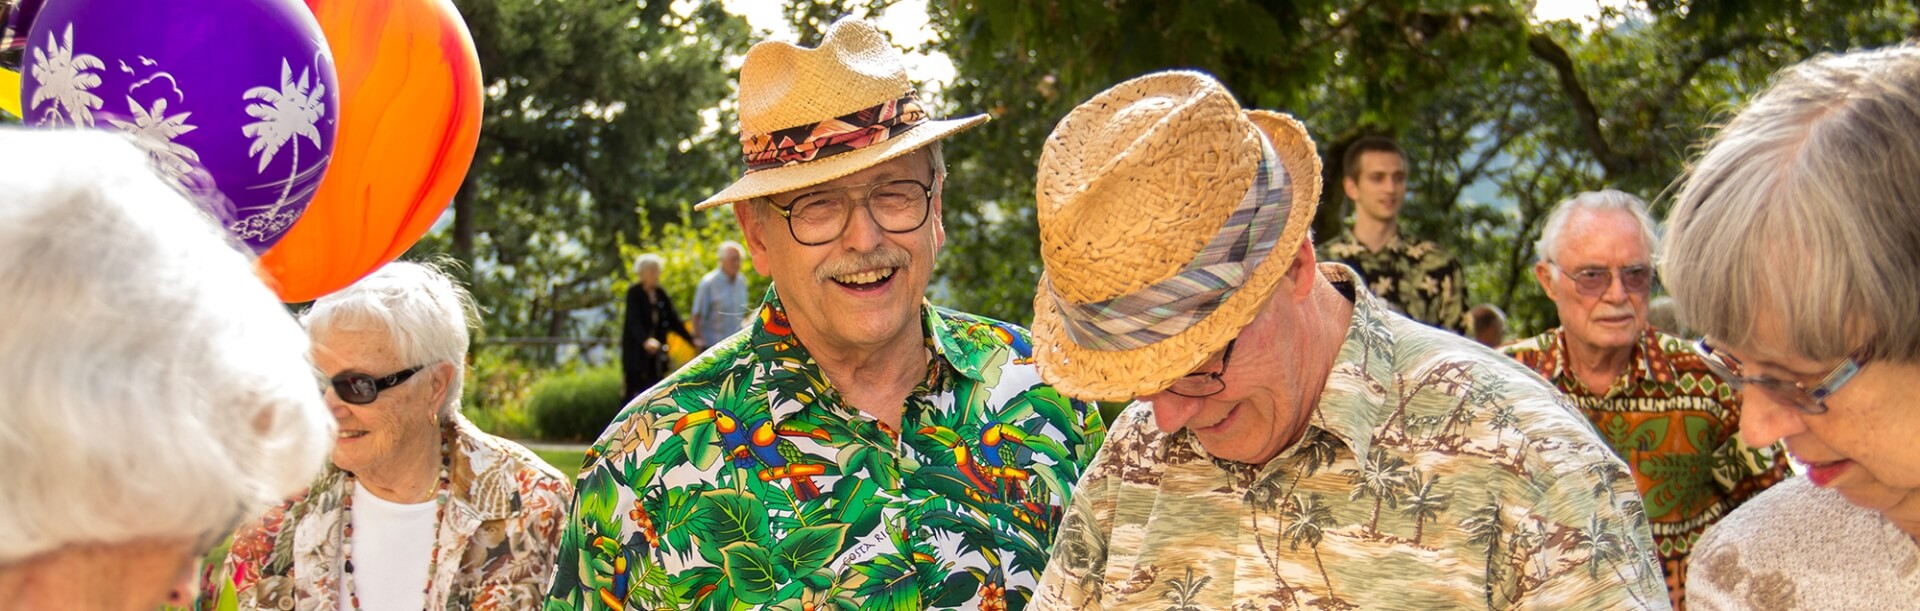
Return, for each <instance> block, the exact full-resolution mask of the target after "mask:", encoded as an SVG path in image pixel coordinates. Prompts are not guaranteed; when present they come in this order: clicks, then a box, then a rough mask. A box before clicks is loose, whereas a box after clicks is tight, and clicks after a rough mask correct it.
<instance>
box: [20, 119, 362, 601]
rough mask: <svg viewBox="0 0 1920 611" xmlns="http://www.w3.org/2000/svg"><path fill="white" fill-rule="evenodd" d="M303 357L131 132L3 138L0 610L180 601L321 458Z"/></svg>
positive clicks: (272, 305) (287, 320) (256, 284)
mask: <svg viewBox="0 0 1920 611" xmlns="http://www.w3.org/2000/svg"><path fill="white" fill-rule="evenodd" d="M306 352H307V337H306V335H305V334H304V333H301V331H300V326H299V325H298V324H296V323H295V322H294V320H293V318H292V317H290V316H288V315H287V312H286V310H285V308H283V307H282V306H281V305H280V302H279V300H278V299H275V298H274V296H273V292H272V291H270V290H268V289H267V287H266V286H264V285H262V284H261V282H260V280H259V278H258V277H257V276H255V275H254V273H253V270H252V263H251V262H250V261H249V259H248V256H247V255H245V254H242V253H241V252H240V251H238V250H235V249H234V247H233V246H231V245H230V242H229V241H228V240H227V239H226V237H225V236H224V234H223V233H222V232H221V231H220V229H219V228H218V227H217V226H215V225H214V224H213V223H212V222H211V221H210V220H209V219H208V218H207V217H206V216H205V215H203V214H201V213H200V212H198V211H197V210H195V209H194V208H193V207H192V205H191V204H189V203H188V202H187V200H186V199H184V198H183V197H182V196H181V195H180V194H179V193H177V192H175V191H173V190H172V189H171V188H169V187H168V186H167V185H166V184H165V183H163V182H162V181H161V179H160V178H159V177H158V176H156V175H155V173H154V172H153V170H152V169H151V168H150V165H149V162H148V160H147V156H146V155H145V154H143V153H141V152H140V151H139V150H137V149H135V148H134V147H133V145H131V144H129V143H128V142H127V141H126V140H125V139H123V138H120V137H116V136H113V135H110V134H106V133H102V132H86V133H82V132H26V131H16V130H5V129H0V389H4V392H0V609H140V610H141V611H149V610H151V609H154V608H156V607H157V606H159V605H161V604H175V605H179V604H185V603H187V602H189V601H190V600H191V598H192V595H193V592H194V586H193V576H194V575H196V574H197V573H198V571H196V570H195V567H196V566H197V565H198V562H199V559H200V557H201V556H202V555H204V554H205V553H206V552H207V550H208V548H210V547H212V546H213V545H214V544H216V543H218V542H219V541H220V539H221V537H223V536H225V534H226V533H227V532H228V531H230V530H232V529H233V527H234V525H235V524H237V523H238V522H239V521H240V520H242V519H244V518H245V517H247V516H248V515H251V514H256V513H258V512H260V511H263V510H265V509H266V508H267V507H268V506H270V505H272V504H273V503H275V502H277V501H278V500H279V499H280V498H281V497H283V496H285V495H287V494H291V493H293V492H295V491H297V490H298V489H299V488H300V486H302V485H303V484H304V483H305V482H306V480H307V479H309V478H311V477H313V474H314V472H315V471H316V470H318V468H319V466H320V459H321V457H322V456H325V455H326V452H327V448H328V447H329V445H330V443H331V440H332V437H333V432H334V425H333V419H332V418H329V417H327V413H326V410H325V408H324V407H322V405H321V402H320V396H319V394H317V393H315V392H314V388H313V378H312V374H311V373H310V369H309V367H308V365H307V358H306Z"/></svg>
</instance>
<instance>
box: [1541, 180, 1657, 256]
mask: <svg viewBox="0 0 1920 611" xmlns="http://www.w3.org/2000/svg"><path fill="white" fill-rule="evenodd" d="M1576 210H1589V211H1593V212H1600V211H1605V210H1621V211H1626V212H1629V213H1632V214H1633V220H1635V221H1639V222H1640V237H1641V239H1643V240H1645V241H1646V244H1647V252H1648V253H1649V254H1651V253H1652V252H1653V251H1654V249H1656V248H1658V247H1659V245H1660V238H1659V237H1658V234H1657V233H1655V232H1654V229H1653V227H1654V223H1653V215H1651V214H1648V213H1647V202H1645V201H1642V200H1641V199H1640V198H1638V197H1634V196H1633V194H1630V193H1626V192H1624V191H1615V190H1613V189H1602V190H1599V191H1587V192H1585V193H1581V194H1579V195H1575V196H1573V197H1571V198H1568V199H1567V200H1566V201H1562V202H1560V204H1559V205H1556V206H1554V207H1553V212H1552V213H1551V214H1548V215H1547V222H1546V224H1545V226H1543V227H1542V228H1541V229H1540V240H1539V241H1537V242H1534V243H1533V253H1534V255H1535V256H1536V257H1538V258H1539V260H1540V261H1548V262H1551V261H1553V257H1554V255H1556V254H1559V252H1560V236H1561V235H1562V234H1564V233H1566V230H1567V220H1568V219H1570V218H1572V217H1573V213H1574V211H1576Z"/></svg>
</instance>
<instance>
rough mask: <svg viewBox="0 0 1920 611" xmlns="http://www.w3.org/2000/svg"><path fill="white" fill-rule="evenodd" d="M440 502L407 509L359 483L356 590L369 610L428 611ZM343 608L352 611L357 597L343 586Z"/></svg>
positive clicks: (355, 492)
mask: <svg viewBox="0 0 1920 611" xmlns="http://www.w3.org/2000/svg"><path fill="white" fill-rule="evenodd" d="M434 509H435V507H434V502H433V501H432V500H428V501H427V502H425V503H414V504H412V505H402V504H399V503H394V502H391V501H387V500H383V499H381V498H380V497H377V496H374V495H373V493H371V492H368V491H367V489H366V487H364V486H361V485H360V482H354V483H353V541H352V544H353V550H352V551H353V558H351V560H352V561H353V588H354V590H355V591H357V592H358V593H359V594H360V608H361V609H366V610H369V611H372V610H376V609H377V610H380V611H386V610H389V609H393V610H403V609H423V608H426V599H427V593H426V588H427V570H428V566H427V563H428V562H430V560H431V557H432V555H433V531H434V524H433V519H434V518H435V517H436V515H435V514H436V513H437V512H436V511H435V510H434ZM339 584H340V585H339V587H340V609H341V611H352V609H353V600H352V598H351V595H352V594H353V593H354V592H348V591H347V580H346V579H344V578H343V579H341V580H340V581H339Z"/></svg>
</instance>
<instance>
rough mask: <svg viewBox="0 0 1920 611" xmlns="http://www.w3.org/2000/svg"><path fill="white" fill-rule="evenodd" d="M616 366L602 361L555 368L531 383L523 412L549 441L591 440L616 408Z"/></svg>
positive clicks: (618, 387)
mask: <svg viewBox="0 0 1920 611" xmlns="http://www.w3.org/2000/svg"><path fill="white" fill-rule="evenodd" d="M621 390H622V389H621V379H620V368H618V367H615V366H612V365H602V366H599V367H592V368H588V369H581V370H576V371H556V372H553V373H551V374H548V375H547V376H546V377H544V378H541V379H540V381H539V382H536V383H534V385H533V389H532V390H531V391H529V392H528V397H527V410H526V411H527V413H528V414H530V415H532V417H533V424H534V428H536V429H538V430H539V432H540V435H541V437H542V438H544V439H547V440H550V441H576V442H578V441H592V440H593V439H594V438H595V437H599V436H600V431H602V430H605V429H606V428H607V423H608V422H610V421H612V420H613V417H614V415H615V414H618V413H619V412H620V407H621V405H622V402H623V400H624V399H625V397H623V396H621Z"/></svg>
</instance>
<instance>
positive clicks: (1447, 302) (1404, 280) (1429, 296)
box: [1319, 225, 1467, 333]
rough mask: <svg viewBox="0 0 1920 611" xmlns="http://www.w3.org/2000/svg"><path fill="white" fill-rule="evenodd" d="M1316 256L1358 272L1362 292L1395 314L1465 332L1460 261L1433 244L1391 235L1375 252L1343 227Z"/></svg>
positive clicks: (1465, 310)
mask: <svg viewBox="0 0 1920 611" xmlns="http://www.w3.org/2000/svg"><path fill="white" fill-rule="evenodd" d="M1319 255H1320V260H1321V261H1326V262H1331V263H1341V264H1345V265H1346V266H1347V267H1350V268H1353V270H1354V271H1357V272H1359V273H1360V278H1361V280H1362V281H1363V282H1364V283H1365V284H1366V285H1367V290H1369V291H1372V292H1373V294H1374V296H1376V297H1379V298H1380V300H1381V301H1385V302H1386V303H1387V305H1389V306H1390V307H1392V308H1393V310H1394V311H1395V312H1399V313H1401V314H1405V315H1407V317H1408V318H1412V319H1414V320H1417V321H1420V322H1424V323H1427V324H1429V325H1433V326H1436V327H1440V328H1442V329H1451V330H1452V331H1453V332H1455V333H1462V332H1465V331H1466V328H1467V326H1466V325H1467V323H1466V315H1467V284H1466V279H1465V277H1464V276H1463V275H1462V272H1461V269H1460V263H1459V262H1458V261H1455V260H1454V258H1453V255H1451V254H1448V253H1447V251H1446V250H1444V249H1442V248H1440V245H1439V244H1435V243H1433V242H1428V241H1419V242H1414V243H1412V244H1409V243H1407V242H1405V241H1403V240H1401V239H1400V235H1399V234H1395V235H1394V236H1393V237H1391V238H1388V239H1387V243H1386V244H1383V245H1381V246H1380V250H1377V251H1374V250H1367V246H1366V245H1365V244H1362V243H1360V238H1358V237H1356V236H1354V234H1353V226H1352V225H1348V226H1347V228H1346V230H1345V231H1342V232H1340V237H1337V238H1334V239H1333V240H1332V241H1329V242H1327V243H1324V244H1321V245H1320V252H1319Z"/></svg>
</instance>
